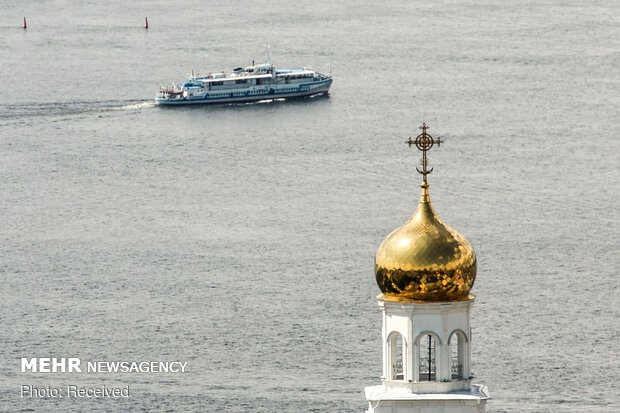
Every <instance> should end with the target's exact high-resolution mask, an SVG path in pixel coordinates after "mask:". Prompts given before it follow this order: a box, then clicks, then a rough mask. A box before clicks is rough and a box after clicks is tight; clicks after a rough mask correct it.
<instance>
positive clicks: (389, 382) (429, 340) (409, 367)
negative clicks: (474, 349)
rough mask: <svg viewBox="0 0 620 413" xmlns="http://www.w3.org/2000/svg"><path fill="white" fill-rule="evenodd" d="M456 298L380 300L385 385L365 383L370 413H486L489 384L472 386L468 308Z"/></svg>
mask: <svg viewBox="0 0 620 413" xmlns="http://www.w3.org/2000/svg"><path fill="white" fill-rule="evenodd" d="M474 300H475V298H473V297H472V298H471V299H469V300H467V301H456V302H446V303H442V302H431V303H423V302H398V301H396V302H394V301H385V300H383V299H381V298H379V307H381V310H382V317H383V330H382V339H383V340H382V341H383V374H382V375H381V380H382V382H383V383H382V384H381V385H378V386H369V387H366V389H365V392H366V399H367V400H368V413H414V412H415V413H457V412H458V413H466V412H467V413H469V412H471V413H484V412H485V405H486V400H487V399H488V398H489V396H488V393H487V390H486V387H485V386H481V385H476V384H472V382H471V379H472V377H471V372H470V358H471V350H470V349H471V342H472V338H471V329H470V320H471V317H470V310H471V308H472V305H473V303H474Z"/></svg>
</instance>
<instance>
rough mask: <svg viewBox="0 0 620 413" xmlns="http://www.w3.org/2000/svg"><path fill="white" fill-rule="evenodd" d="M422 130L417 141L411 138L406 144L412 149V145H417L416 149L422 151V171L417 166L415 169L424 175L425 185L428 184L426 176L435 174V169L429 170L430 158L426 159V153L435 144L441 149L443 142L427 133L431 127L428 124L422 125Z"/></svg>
mask: <svg viewBox="0 0 620 413" xmlns="http://www.w3.org/2000/svg"><path fill="white" fill-rule="evenodd" d="M420 129H422V133H421V134H419V135H418V136H417V137H416V138H415V140H414V139H411V137H409V139H408V140H406V141H405V143H406V144H408V145H409V147H410V148H411V146H412V145H415V146H416V148H418V149H419V150H421V151H422V170H419V169H418V167H417V166H416V168H415V169H416V170H417V171H418V172H419V173H421V174H422V180H423V181H424V183H428V181H427V179H426V175H428V174H430V173H431V172H433V168H431V169H430V170H429V169H428V158H427V157H426V152H427V151H429V150H430V149H431V148H432V147H433V145H435V144H437V147H440V146H441V144H442V143H443V141H442V140H441V138H437V139H434V138H433V137H432V136H431V135H429V134H428V133H426V130H427V129H429V127H428V126H426V123H422V126H420Z"/></svg>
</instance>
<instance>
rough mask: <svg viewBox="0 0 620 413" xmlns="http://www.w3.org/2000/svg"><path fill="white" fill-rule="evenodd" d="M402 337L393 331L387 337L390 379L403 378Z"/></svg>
mask: <svg viewBox="0 0 620 413" xmlns="http://www.w3.org/2000/svg"><path fill="white" fill-rule="evenodd" d="M403 348H404V339H403V336H401V335H400V334H399V333H398V332H396V331H394V332H392V334H390V336H389V338H388V354H389V365H390V377H389V379H390V380H404V379H405V374H404V370H403V364H404V363H403V357H404V352H403Z"/></svg>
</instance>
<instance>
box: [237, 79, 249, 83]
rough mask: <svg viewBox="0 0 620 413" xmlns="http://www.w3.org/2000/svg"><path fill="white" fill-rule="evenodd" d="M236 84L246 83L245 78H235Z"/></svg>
mask: <svg viewBox="0 0 620 413" xmlns="http://www.w3.org/2000/svg"><path fill="white" fill-rule="evenodd" d="M235 83H236V84H241V83H248V81H247V79H237V80H235Z"/></svg>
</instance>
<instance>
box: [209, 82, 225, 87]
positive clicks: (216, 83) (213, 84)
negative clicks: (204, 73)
mask: <svg viewBox="0 0 620 413" xmlns="http://www.w3.org/2000/svg"><path fill="white" fill-rule="evenodd" d="M223 84H224V82H211V86H222V85H223Z"/></svg>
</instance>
